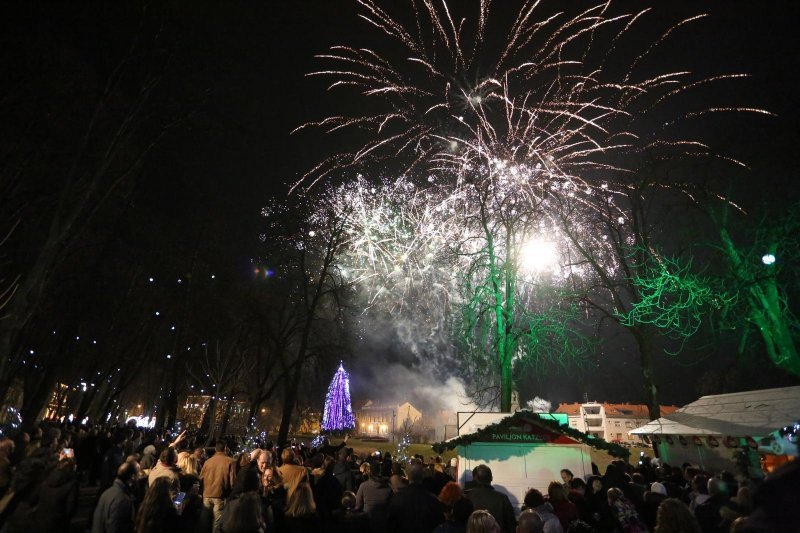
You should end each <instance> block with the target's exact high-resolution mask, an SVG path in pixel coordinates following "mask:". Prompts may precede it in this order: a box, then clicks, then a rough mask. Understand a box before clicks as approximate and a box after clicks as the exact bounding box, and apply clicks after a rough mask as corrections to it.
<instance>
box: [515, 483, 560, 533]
mask: <svg viewBox="0 0 800 533" xmlns="http://www.w3.org/2000/svg"><path fill="white" fill-rule="evenodd" d="M524 502H525V505H524V509H531V510H532V511H533V512H535V513H536V514H537V515H538V516H539V518H541V520H542V527H543V529H542V531H543V532H544V533H564V528H563V527H561V522H560V521H559V519H558V517H557V516H556V515H555V513H553V506H552V505H550V504H549V503H548V502H546V501H544V496H543V495H542V493H541V492H539V491H538V490H536V489H528V492H526V493H525V500H524Z"/></svg>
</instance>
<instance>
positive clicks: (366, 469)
mask: <svg viewBox="0 0 800 533" xmlns="http://www.w3.org/2000/svg"><path fill="white" fill-rule="evenodd" d="M358 469H359V470H360V471H361V474H362V475H363V476H364V477H369V475H370V474H371V473H372V466H371V465H370V464H369V463H361V466H360V467H359V468H358Z"/></svg>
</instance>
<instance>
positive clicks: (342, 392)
mask: <svg viewBox="0 0 800 533" xmlns="http://www.w3.org/2000/svg"><path fill="white" fill-rule="evenodd" d="M354 427H356V421H355V417H354V416H353V406H352V405H351V404H350V376H348V375H347V372H346V371H345V369H344V366H343V365H342V363H341V362H340V363H339V370H337V371H336V374H334V376H333V379H332V380H331V384H330V385H329V386H328V393H327V394H326V395H325V411H324V412H323V415H322V431H343V430H347V429H353V428H354Z"/></svg>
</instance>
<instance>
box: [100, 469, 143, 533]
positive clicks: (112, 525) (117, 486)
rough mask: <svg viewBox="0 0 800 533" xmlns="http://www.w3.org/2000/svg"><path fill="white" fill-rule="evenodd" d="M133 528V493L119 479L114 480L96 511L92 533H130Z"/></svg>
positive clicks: (102, 495)
mask: <svg viewBox="0 0 800 533" xmlns="http://www.w3.org/2000/svg"><path fill="white" fill-rule="evenodd" d="M133 526H134V524H133V500H132V498H131V491H130V489H129V488H128V487H127V486H126V485H125V483H123V482H122V481H120V480H119V479H117V480H114V484H113V485H111V487H110V488H108V489H107V490H106V491H105V492H104V493H103V494H101V495H100V500H99V501H98V502H97V507H95V509H94V519H93V520H92V533H130V532H132V531H133Z"/></svg>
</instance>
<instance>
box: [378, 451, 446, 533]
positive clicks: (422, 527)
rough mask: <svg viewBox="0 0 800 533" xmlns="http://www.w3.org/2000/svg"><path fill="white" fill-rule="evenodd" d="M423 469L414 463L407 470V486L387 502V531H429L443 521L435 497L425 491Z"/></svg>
mask: <svg viewBox="0 0 800 533" xmlns="http://www.w3.org/2000/svg"><path fill="white" fill-rule="evenodd" d="M424 470H425V467H424V466H422V465H421V464H418V463H414V464H412V465H411V466H410V467H409V469H408V481H409V483H408V486H407V487H406V488H404V489H403V490H401V491H400V492H398V493H397V494H395V495H394V496H393V497H392V499H391V500H390V502H389V512H388V531H390V532H397V533H401V532H406V531H431V530H433V529H434V528H435V527H436V526H438V525H439V524H440V523H442V522H443V521H444V516H443V515H442V511H441V505H440V504H439V500H437V499H436V496H434V495H433V494H431V493H430V492H428V491H427V490H425V487H423V485H422V482H423V480H424V479H425V472H424Z"/></svg>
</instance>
